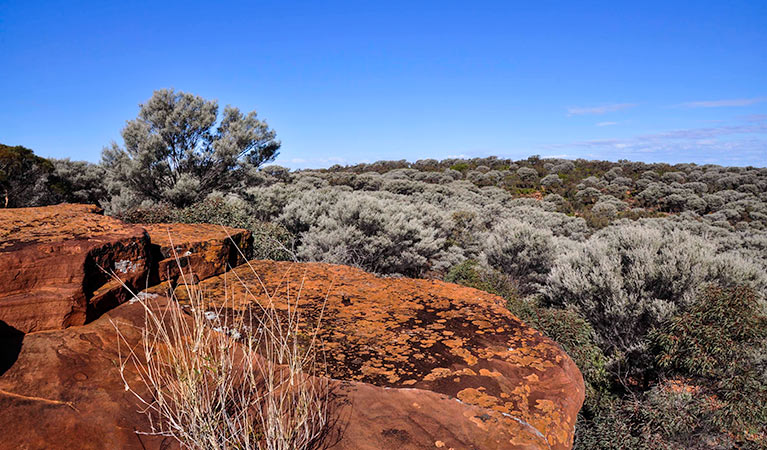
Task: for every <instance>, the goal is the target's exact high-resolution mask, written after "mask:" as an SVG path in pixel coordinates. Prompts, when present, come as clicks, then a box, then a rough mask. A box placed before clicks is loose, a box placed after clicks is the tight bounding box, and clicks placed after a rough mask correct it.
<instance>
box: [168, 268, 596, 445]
mask: <svg viewBox="0 0 767 450" xmlns="http://www.w3.org/2000/svg"><path fill="white" fill-rule="evenodd" d="M250 264H251V265H252V267H253V269H255V271H256V272H257V273H258V276H256V275H255V274H254V273H253V272H252V271H251V269H250V268H249V267H248V266H244V265H243V266H239V267H237V268H235V269H234V270H233V271H232V272H231V273H227V274H224V275H220V276H216V277H212V278H210V279H208V280H204V281H202V282H200V284H199V286H200V287H201V288H202V290H203V291H204V293H205V295H206V298H208V299H209V300H210V301H211V303H212V304H214V305H216V306H218V307H225V308H227V310H228V311H231V313H232V314H236V313H237V312H238V311H242V310H244V309H247V308H248V307H249V306H253V305H254V304H256V303H260V304H262V305H269V304H273V305H274V307H275V308H276V309H277V310H278V311H287V309H288V305H290V307H291V308H293V307H295V306H296V305H297V307H298V308H300V310H301V317H302V319H303V320H304V321H305V323H306V324H307V327H309V326H311V327H312V328H311V329H310V330H312V331H313V329H314V328H313V327H315V326H316V324H317V320H318V319H319V317H320V314H322V320H321V321H320V325H319V328H318V342H320V347H321V348H320V350H321V351H322V352H323V353H324V357H325V358H326V360H327V369H326V370H327V374H328V375H330V376H332V377H333V378H335V379H340V380H357V381H363V382H365V383H371V384H374V385H378V386H387V387H395V388H396V387H408V388H416V389H418V390H430V391H434V392H437V393H441V394H445V395H449V396H458V398H459V399H461V401H463V402H464V403H466V404H471V405H475V406H476V407H478V408H482V409H483V410H484V411H485V414H487V415H489V416H488V417H493V418H494V419H493V420H494V421H496V422H495V425H494V426H499V425H501V424H506V423H507V422H506V421H504V420H502V418H503V416H502V414H501V413H506V414H510V415H512V416H514V417H519V418H520V419H521V420H527V418H530V419H531V420H532V419H540V420H538V421H535V422H529V423H536V424H540V425H536V426H538V427H539V432H541V433H543V435H546V436H547V435H548V434H549V433H550V430H557V431H559V430H564V431H565V433H566V434H567V436H568V439H572V430H573V426H574V423H575V417H576V414H577V412H578V409H579V408H580V405H581V403H582V401H583V394H584V388H583V381H582V377H581V375H580V372H578V370H577V368H576V367H575V365H574V364H573V362H572V361H571V360H570V359H569V358H568V357H567V355H566V354H565V353H564V352H563V351H562V350H561V348H559V346H557V345H556V344H555V343H553V342H552V341H550V340H548V339H546V338H545V337H543V336H542V335H541V334H540V333H538V332H537V331H535V330H533V329H531V328H529V327H528V326H526V325H525V324H524V323H522V322H521V321H520V320H519V319H517V318H516V317H514V316H513V315H512V314H511V313H510V312H509V310H508V309H507V308H506V306H505V302H504V301H503V299H501V298H499V297H496V296H494V295H491V294H488V293H485V292H481V291H478V290H475V289H471V288H466V287H461V286H457V285H453V284H449V283H443V282H439V281H434V280H413V279H406V278H379V277H376V276H374V275H371V274H368V273H365V272H363V271H361V270H358V269H353V268H350V267H345V266H337V265H329V264H318V263H307V264H297V263H287V262H274V261H251V262H250ZM238 279H240V280H243V281H244V282H245V283H246V284H247V285H248V286H249V287H251V289H250V290H249V291H247V290H246V289H245V288H244V287H243V286H241V285H240V283H239V282H238V281H237V280H238ZM261 282H263V283H264V284H263V286H262V285H261ZM182 288H183V286H179V288H177V289H176V294H177V295H178V296H179V297H181V298H182V299H183V297H184V295H185V294H184V292H183V289H182ZM288 300H289V302H288ZM310 330H307V333H309V331H310ZM539 399H541V400H550V401H551V402H552V404H553V405H555V409H556V411H554V410H547V411H548V412H547V413H546V414H548V415H549V416H550V417H552V421H550V422H546V421H545V419H546V418H545V417H543V416H541V415H542V414H544V413H543V411H540V410H539V409H537V408H536V403H535V400H539ZM546 405H548V404H546ZM547 407H548V406H547ZM554 412H556V413H557V414H554ZM481 416H482V417H483V418H484V417H485V416H484V415H481ZM555 417H556V420H554V418H555ZM467 419H468V418H467ZM471 420H472V421H475V420H474V419H471ZM476 420H479V422H481V423H482V424H484V425H483V426H487V423H490V422H485V421H483V420H484V419H476ZM554 422H556V423H554ZM508 423H509V424H508V425H503V426H509V427H512V428H513V427H516V426H517V425H513V424H511V422H508ZM478 425H479V424H478ZM445 442H446V441H445ZM552 442H553V441H552ZM552 448H556V449H565V448H567V444H556V445H553V446H552Z"/></svg>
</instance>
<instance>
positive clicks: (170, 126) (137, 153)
mask: <svg viewBox="0 0 767 450" xmlns="http://www.w3.org/2000/svg"><path fill="white" fill-rule="evenodd" d="M122 137H123V140H124V141H125V147H124V148H123V147H120V146H118V145H117V144H116V143H113V144H112V146H111V147H109V148H105V149H104V151H103V153H102V163H103V165H104V167H105V169H106V170H107V175H108V181H109V182H110V189H111V191H112V192H113V194H115V195H117V196H119V197H120V199H118V201H115V202H113V203H114V204H115V205H119V204H122V205H126V204H127V205H130V204H134V205H135V204H138V203H141V202H142V201H146V200H149V201H151V202H155V203H170V204H173V205H175V206H178V207H181V206H187V205H189V204H191V203H193V202H195V201H200V200H202V199H204V198H205V197H206V196H207V195H208V194H210V193H211V192H213V191H214V190H219V191H230V190H232V189H233V188H235V187H237V186H239V185H241V184H242V183H243V181H244V180H245V179H246V174H247V172H248V171H249V170H251V169H253V168H254V167H258V166H260V165H261V164H263V163H265V162H268V161H271V160H272V159H274V158H275V156H276V155H277V150H278V149H279V147H280V143H279V141H277V140H275V133H274V131H272V130H271V129H270V128H269V127H268V126H267V124H266V123H265V122H263V121H261V120H259V119H258V117H257V116H256V112H255V111H252V112H249V113H247V114H243V113H242V112H240V110H239V109H237V108H234V107H231V106H227V107H226V108H224V111H223V115H222V116H221V118H220V119H219V111H218V104H217V102H216V101H215V100H213V101H209V100H205V99H203V98H202V97H198V96H195V95H192V94H188V93H185V92H176V91H174V90H173V89H162V90H158V91H155V92H154V94H153V95H152V97H151V98H150V99H149V100H148V101H147V102H146V103H144V104H142V105H140V110H139V114H138V117H137V118H136V119H134V120H131V121H129V122H128V123H127V125H126V126H125V128H124V129H123V130H122Z"/></svg>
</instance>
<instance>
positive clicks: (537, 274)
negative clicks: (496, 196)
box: [483, 219, 557, 293]
mask: <svg viewBox="0 0 767 450" xmlns="http://www.w3.org/2000/svg"><path fill="white" fill-rule="evenodd" d="M483 256H484V258H483V259H484V261H485V262H486V263H487V264H488V265H489V266H491V267H493V268H494V269H497V270H499V271H501V272H503V273H505V274H507V275H509V276H511V277H512V279H514V280H515V281H516V283H517V285H518V287H519V290H520V292H522V293H530V292H533V291H535V290H536V288H537V287H539V286H540V285H541V284H542V283H543V282H544V281H545V280H546V277H547V275H548V273H549V271H551V268H552V266H553V265H554V260H555V259H556V256H557V249H556V243H555V238H554V235H553V234H552V233H551V231H549V230H548V229H542V228H541V227H536V226H533V225H531V224H528V223H524V222H520V221H519V220H516V219H506V220H503V221H502V222H500V223H498V225H496V226H495V227H494V228H493V229H492V230H491V231H490V232H489V233H487V235H486V237H485V239H484V245H483Z"/></svg>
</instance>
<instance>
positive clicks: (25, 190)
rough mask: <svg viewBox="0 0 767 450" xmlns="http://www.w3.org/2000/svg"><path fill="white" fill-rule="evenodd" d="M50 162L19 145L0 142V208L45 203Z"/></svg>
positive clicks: (48, 189) (50, 172) (51, 165)
mask: <svg viewBox="0 0 767 450" xmlns="http://www.w3.org/2000/svg"><path fill="white" fill-rule="evenodd" d="M52 173H53V164H52V163H51V162H50V161H49V160H47V159H45V158H41V157H39V156H37V155H35V153H34V152H33V151H32V150H30V149H28V148H26V147H22V146H21V145H17V146H15V147H10V146H8V145H3V144H0V208H18V207H23V206H39V205H44V204H47V203H48V201H47V198H48V197H50V187H49V181H50V180H49V178H50V175H51V174H52Z"/></svg>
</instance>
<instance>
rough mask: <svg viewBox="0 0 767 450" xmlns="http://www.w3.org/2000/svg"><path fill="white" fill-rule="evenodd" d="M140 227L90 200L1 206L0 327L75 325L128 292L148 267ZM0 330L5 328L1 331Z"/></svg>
mask: <svg viewBox="0 0 767 450" xmlns="http://www.w3.org/2000/svg"><path fill="white" fill-rule="evenodd" d="M148 248H149V237H148V236H147V234H146V232H145V231H144V229H143V228H141V227H139V226H136V225H130V224H126V223H123V222H121V221H119V220H117V219H114V218H111V217H106V216H103V215H101V210H100V209H99V208H98V207H96V206H93V205H74V204H60V205H55V206H46V207H40V208H14V209H1V210H0V267H2V271H0V325H1V326H0V333H3V334H5V335H8V334H13V333H15V332H21V333H28V332H33V331H40V330H51V329H61V328H65V327H68V326H72V325H82V324H84V323H86V322H87V321H88V320H92V319H93V318H95V317H98V316H99V315H100V314H102V313H103V312H104V311H107V310H109V309H110V308H112V307H114V306H115V305H116V304H118V303H120V302H122V301H124V300H125V299H126V298H127V297H128V295H129V294H128V292H127V290H126V289H124V288H123V286H122V284H121V283H120V282H117V281H115V279H114V277H113V276H112V275H111V273H113V274H114V275H116V276H118V277H119V278H120V279H121V280H122V282H123V283H125V284H126V285H128V286H129V287H131V288H135V287H138V286H142V285H144V283H145V280H146V275H147V273H148V256H149V255H148ZM3 330H4V331H3Z"/></svg>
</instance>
